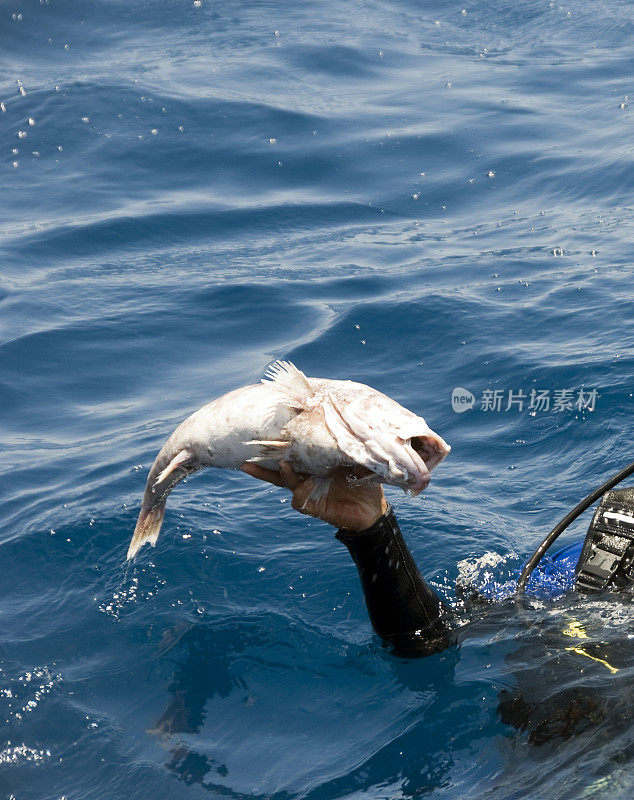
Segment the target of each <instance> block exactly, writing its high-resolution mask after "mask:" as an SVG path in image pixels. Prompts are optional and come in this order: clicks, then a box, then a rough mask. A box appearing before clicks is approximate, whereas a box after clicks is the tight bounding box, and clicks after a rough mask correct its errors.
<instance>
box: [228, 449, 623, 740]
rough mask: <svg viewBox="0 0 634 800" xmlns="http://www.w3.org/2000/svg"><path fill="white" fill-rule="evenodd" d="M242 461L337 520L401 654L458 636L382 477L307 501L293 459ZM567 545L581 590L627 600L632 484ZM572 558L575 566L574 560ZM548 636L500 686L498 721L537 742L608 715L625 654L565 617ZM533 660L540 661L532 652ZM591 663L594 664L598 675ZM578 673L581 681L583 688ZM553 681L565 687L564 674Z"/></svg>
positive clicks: (386, 636)
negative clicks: (267, 465)
mask: <svg viewBox="0 0 634 800" xmlns="http://www.w3.org/2000/svg"><path fill="white" fill-rule="evenodd" d="M242 469H243V471H244V472H246V473H247V474H248V475H251V476H253V477H255V478H258V479H260V480H263V481H267V482H269V483H272V484H275V485H276V486H282V487H286V488H287V489H289V490H290V491H292V492H293V499H292V506H293V508H294V509H296V510H297V511H299V512H301V513H303V514H309V515H311V516H314V517H317V518H319V519H321V520H323V521H325V522H327V523H329V524H331V525H333V526H335V527H336V528H338V531H337V533H336V538H337V539H339V541H341V542H342V543H343V544H344V545H345V546H346V547H347V549H348V551H349V552H350V555H351V556H352V559H353V561H354V563H355V565H356V567H357V570H358V572H359V578H360V580H361V586H362V589H363V593H364V596H365V602H366V606H367V610H368V614H369V617H370V621H371V623H372V626H373V627H374V630H375V631H376V632H377V634H378V635H379V636H380V637H381V638H382V639H383V640H384V641H385V642H387V643H389V644H390V645H391V646H392V647H393V649H394V652H395V653H396V654H397V655H399V656H405V657H418V656H425V655H431V654H433V653H436V652H439V651H440V650H443V649H445V648H447V647H449V646H450V645H451V644H452V643H453V642H454V641H455V639H456V626H455V624H453V625H452V622H453V621H454V620H453V619H452V618H453V616H454V614H453V612H452V610H451V609H450V608H449V607H448V606H447V605H446V604H445V603H444V602H443V601H442V600H441V599H440V597H439V596H438V594H437V593H436V592H435V591H434V589H433V588H432V587H431V586H430V585H429V584H428V583H427V582H426V581H425V580H424V578H423V577H422V575H421V574H420V572H419V570H418V568H417V566H416V563H415V561H414V559H413V557H412V555H411V553H410V551H409V549H408V547H407V545H406V543H405V541H404V539H403V536H402V534H401V531H400V529H399V525H398V522H397V520H396V516H395V514H394V511H393V509H392V508H391V507H390V505H389V504H388V503H387V501H386V499H385V496H384V494H383V489H382V487H381V486H380V485H370V486H350V484H349V483H348V481H347V480H346V478H345V476H343V475H341V476H340V477H335V478H334V479H333V481H332V485H331V488H330V491H329V493H328V495H327V496H326V498H325V501H324V500H322V501H321V502H320V503H316V502H315V501H314V500H312V499H311V492H312V488H313V486H312V479H310V478H308V479H303V478H302V477H301V476H299V475H297V474H296V473H295V472H294V471H293V469H292V467H291V465H290V464H289V463H288V462H282V463H281V464H280V471H279V472H276V471H272V470H267V469H264V468H262V467H260V466H258V465H256V464H252V463H248V464H244V465H243V466H242ZM630 471H631V470H630ZM628 474H629V473H628ZM623 477H625V471H624V472H623V473H620V474H619V476H616V477H615V479H613V481H612V482H611V483H610V482H608V484H605V485H604V486H603V487H601V489H600V490H597V492H596V493H593V495H592V496H590V497H589V498H586V501H584V503H585V505H583V508H587V507H588V506H589V505H590V503H589V502H588V501H590V500H592V498H593V497H594V499H597V498H598V497H599V496H600V495H599V492H600V491H605V490H606V488H611V486H613V485H615V483H616V482H618V481H617V480H616V479H617V478H618V480H622V478H623ZM583 508H582V504H580V505H579V506H578V507H577V509H575V511H574V512H571V514H570V515H568V517H567V518H566V520H568V522H569V521H571V519H572V518H574V516H573V514H575V515H578V513H580V511H581V510H583ZM566 524H567V523H566ZM563 527H565V526H562V525H560V526H557V527H556V528H555V529H554V531H553V533H555V532H557V531H559V532H560V531H561V530H563ZM553 538H554V537H553V536H552V535H551V537H550V539H547V540H546V541H548V543H550V541H552V540H553ZM545 547H546V543H544V545H542V547H541V548H540V550H538V553H540V555H543V552H544V550H545ZM571 551H574V555H575V556H576V555H577V554H578V555H579V558H578V561H577V564H576V567H574V573H575V574H574V578H575V580H574V583H575V589H576V590H577V591H578V592H582V593H584V594H594V593H603V592H608V593H614V592H619V593H620V597H621V599H626V598H625V596H624V595H627V597H628V599H631V595H632V593H633V592H634V566H633V563H634V489H618V490H612V491H611V492H607V493H605V494H603V498H602V501H601V503H600V505H599V506H598V508H597V510H596V512H595V514H594V517H593V520H592V523H591V525H590V528H589V531H588V534H587V536H586V539H585V541H584V543H583V545H581V544H579V545H576V546H575V547H573V548H571V547H568V548H566V555H567V557H568V560H569V559H570V554H571ZM556 559H557V556H555V560H556ZM538 560H539V559H538V558H533V559H531V560H530V561H529V563H528V564H527V567H526V568H525V570H524V572H523V574H522V577H521V578H520V586H521V587H522V588H523V586H525V584H526V582H527V579H528V575H529V574H530V571H531V570H532V569H533V568H534V567H535V565H536V563H537V561H538ZM568 563H570V564H571V566H570V569H571V570H572V568H573V566H572V565H573V564H574V561H572V562H570V561H569V562H568ZM603 596H607V595H603ZM543 643H544V644H545V645H546V651H544V653H545V656H546V657H544V655H543V654H542V655H540V657H539V666H540V670H539V671H538V672H539V673H540V674H539V679H538V680H537V682H536V680H535V674H534V671H533V672H531V671H527V672H526V673H525V678H524V680H520V681H519V683H518V686H517V688H516V689H514V690H503V691H502V692H501V693H500V695H499V697H500V706H499V713H500V716H501V719H502V721H503V722H505V723H507V724H509V725H512V726H514V727H516V728H517V729H519V730H523V731H527V733H528V738H529V741H530V743H531V744H533V745H541V744H544V743H545V742H547V741H551V740H552V739H556V738H561V739H567V738H569V737H570V736H573V735H577V734H579V733H582V732H583V731H584V730H587V729H588V728H589V727H590V726H593V725H596V724H598V723H600V722H603V721H604V720H605V719H606V718H607V717H608V716H609V706H611V705H614V700H615V687H614V685H613V684H611V685H610V686H609V688H608V690H607V692H603V693H601V692H600V691H599V685H600V684H601V683H602V681H604V680H605V678H608V679H609V678H611V677H613V676H615V675H616V673H619V672H620V669H621V663H620V662H621V660H622V658H621V656H623V653H621V652H620V651H621V650H622V648H621V647H620V646H618V647H615V646H613V645H612V646H607V645H605V644H604V643H602V642H595V641H593V640H592V639H591V637H589V636H588V635H587V634H586V632H585V630H584V629H583V626H581V625H580V624H579V623H572V624H569V625H568V627H567V628H564V629H563V630H562V629H557V630H555V631H545V637H544V642H543ZM540 649H541V648H540ZM628 649H629V648H628ZM516 655H519V654H516ZM521 656H522V659H523V660H524V662H525V663H526V661H527V654H526V653H524V652H523V651H522V653H521ZM511 658H512V657H511ZM528 660H529V661H530V660H533V661H534V658H533V659H528ZM624 663H625V662H624ZM592 669H595V670H596V671H597V672H596V675H595V674H594V673H592ZM549 670H550V671H552V672H553V675H554V674H555V673H557V675H558V677H559V678H560V677H561V674H562V672H568V673H569V675H570V678H571V680H570V681H568V682H567V684H568V687H570V688H564V689H563V690H562V689H560V690H557V691H554V692H553V691H552V687H553V681H550V680H549V678H548V674H549ZM623 675H625V670H624V671H623V673H622V676H623ZM580 676H583V678H584V679H585V680H584V685H581V686H580V685H579V677H580ZM622 676H621V677H622ZM557 683H558V685H559V686H561V680H558V681H557ZM622 690H626V694H627V697H624V698H621V700H620V701H619V706H620V707H619V715H618V716H619V719H621V720H631V718H632V716H634V705H633V704H632V702H631V699H630V698H629V695H630V691H629V680H627V678H626V679H625V682H624V684H623V687H620V691H619V693H620V694H622V693H623V691H622ZM606 694H607V695H608V699H606ZM610 697H611V699H609V698H610ZM612 710H613V709H612Z"/></svg>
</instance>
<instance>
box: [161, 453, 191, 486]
mask: <svg viewBox="0 0 634 800" xmlns="http://www.w3.org/2000/svg"><path fill="white" fill-rule="evenodd" d="M188 461H189V462H191V461H192V454H191V453H190V452H189V450H181V451H180V453H177V454H176V455H175V456H174V458H173V459H172V460H171V461H170V463H169V464H168V465H167V466H166V467H165V469H164V470H163V471H162V472H161V473H160V475H159V476H158V477H157V479H156V480H155V481H154V486H158V485H159V483H163V481H164V480H165V478H167V477H168V476H169V475H171V474H172V472H174V470H175V469H178V468H179V467H184V468H187V466H188V464H187V462H188Z"/></svg>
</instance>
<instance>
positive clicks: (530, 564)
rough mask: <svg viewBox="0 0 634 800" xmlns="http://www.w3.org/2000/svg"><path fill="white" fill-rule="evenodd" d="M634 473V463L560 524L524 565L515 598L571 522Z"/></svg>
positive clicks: (597, 490) (522, 592)
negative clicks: (547, 551)
mask: <svg viewBox="0 0 634 800" xmlns="http://www.w3.org/2000/svg"><path fill="white" fill-rule="evenodd" d="M633 472H634V462H633V463H631V464H630V465H629V467H625V469H622V470H621V471H620V472H617V474H616V475H613V476H612V477H611V478H610V480H608V481H606V482H605V483H604V484H603V485H602V486H599V488H598V489H595V490H594V491H593V492H592V494H589V495H588V496H587V497H586V498H585V499H584V500H582V501H581V502H580V503H579V505H577V506H575V507H574V508H573V509H572V511H571V512H570V513H569V514H566V516H565V517H564V518H563V519H562V520H561V521H560V522H558V523H557V524H556V525H555V527H554V528H553V529H552V531H551V532H550V533H549V534H548V536H547V537H546V538H545V539H544V541H543V542H542V543H541V544H540V545H539V547H538V548H537V550H535V552H534V553H533V555H532V556H531V557H530V558H529V559H528V561H527V562H526V564H524V569H523V570H522V573H521V575H520V576H519V578H518V579H517V587H516V589H515V596H516V597H520V596H521V595H523V594H524V589H526V584H527V583H528V580H529V578H530V576H531V574H532V572H533V570H534V569H535V567H536V566H537V565H538V564H539V562H540V561H541V560H542V558H543V557H544V554H545V552H546V550H548V548H549V547H550V546H551V544H552V543H553V542H554V541H555V539H556V538H557V537H558V536H559V535H560V534H561V533H563V532H564V531H565V530H566V528H567V527H568V526H569V525H570V523H571V522H574V521H575V520H576V519H577V517H578V516H579V515H580V514H583V512H584V511H585V510H586V509H587V508H589V507H590V506H591V505H592V504H593V503H594V502H596V501H597V500H598V499H599V498H600V497H601V496H602V495H604V494H605V493H606V492H609V491H610V489H612V488H613V487H614V486H616V484H617V483H620V482H621V481H623V480H625V478H627V477H629V476H630V475H631V474H632V473H633Z"/></svg>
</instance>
